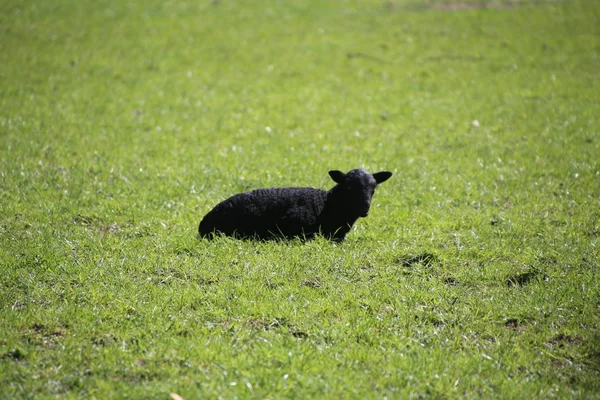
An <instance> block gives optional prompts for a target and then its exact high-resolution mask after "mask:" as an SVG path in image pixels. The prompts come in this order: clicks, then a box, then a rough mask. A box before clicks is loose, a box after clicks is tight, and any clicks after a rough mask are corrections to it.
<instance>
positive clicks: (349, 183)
mask: <svg viewBox="0 0 600 400" xmlns="http://www.w3.org/2000/svg"><path fill="white" fill-rule="evenodd" d="M329 176H331V178H332V179H333V180H334V181H335V182H336V183H337V185H335V186H334V187H333V188H331V189H330V190H329V191H326V190H321V189H315V188H280V189H258V190H253V191H251V192H246V193H240V194H236V195H234V196H232V197H230V198H228V199H227V200H225V201H222V202H221V203H219V204H217V206H216V207H215V208H213V209H212V210H211V211H210V212H209V213H208V214H206V216H205V217H204V218H203V219H202V221H201V222H200V226H199V228H198V231H199V233H200V236H202V237H207V238H211V237H212V236H213V235H214V234H224V235H227V236H233V237H237V238H256V239H276V238H279V239H291V238H294V237H300V238H304V239H311V238H313V237H314V236H315V235H316V234H319V233H320V234H322V235H323V236H324V237H326V238H328V239H331V240H334V241H338V242H340V241H342V240H344V237H345V236H346V234H347V233H348V232H349V231H350V228H352V225H353V224H354V222H355V221H356V220H357V219H358V218H359V217H366V216H367V215H368V214H369V207H370V206H371V198H372V197H373V193H374V192H375V187H376V186H377V185H378V184H380V183H382V182H385V181H386V180H388V179H389V178H390V177H391V176H392V173H391V172H387V171H382V172H377V173H375V174H372V175H371V174H370V173H368V172H367V171H365V170H364V169H362V168H361V169H353V170H352V171H350V172H348V173H347V174H345V173H343V172H341V171H329Z"/></svg>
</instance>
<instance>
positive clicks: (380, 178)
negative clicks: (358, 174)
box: [373, 171, 392, 185]
mask: <svg viewBox="0 0 600 400" xmlns="http://www.w3.org/2000/svg"><path fill="white" fill-rule="evenodd" d="M391 176H392V173H391V172H389V171H381V172H376V173H374V174H373V178H375V182H377V184H378V185H379V184H380V183H383V182H385V181H387V180H388V179H390V177H391Z"/></svg>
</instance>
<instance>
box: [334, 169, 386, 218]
mask: <svg viewBox="0 0 600 400" xmlns="http://www.w3.org/2000/svg"><path fill="white" fill-rule="evenodd" d="M329 175H330V176H331V178H332V179H333V180H334V181H335V182H336V183H337V184H338V185H337V189H336V191H337V192H338V193H339V194H340V196H343V198H344V205H345V206H346V207H345V208H346V210H347V211H351V212H352V213H353V214H355V215H356V216H358V217H366V216H367V215H369V208H371V199H372V198H373V193H375V187H376V186H377V185H378V184H380V183H383V182H385V181H387V180H388V179H389V178H390V177H391V176H392V173H391V172H387V171H381V172H377V173H375V174H370V173H369V172H367V171H365V170H364V169H362V168H360V169H353V170H352V171H350V172H348V173H347V174H345V173H343V172H341V171H329Z"/></svg>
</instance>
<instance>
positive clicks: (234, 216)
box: [200, 188, 327, 238]
mask: <svg viewBox="0 0 600 400" xmlns="http://www.w3.org/2000/svg"><path fill="white" fill-rule="evenodd" d="M326 198H327V192H326V191H324V190H321V189H315V188H274V189H258V190H253V191H251V192H246V193H240V194H236V195H234V196H232V197H230V198H228V199H226V200H224V201H223V202H221V203H219V204H218V205H217V206H216V207H215V208H214V209H213V210H212V211H210V212H209V213H208V214H207V215H206V217H204V219H203V220H202V222H201V224H200V233H201V234H204V235H206V234H208V233H211V232H214V231H216V232H220V233H224V234H226V235H239V236H254V237H259V238H267V237H271V236H273V235H274V234H276V235H283V236H285V237H293V236H301V235H310V234H314V233H316V232H317V231H318V226H317V221H318V216H319V214H320V213H321V211H322V210H323V207H324V204H325V199H326Z"/></svg>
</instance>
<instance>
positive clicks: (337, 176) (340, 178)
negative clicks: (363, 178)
mask: <svg viewBox="0 0 600 400" xmlns="http://www.w3.org/2000/svg"><path fill="white" fill-rule="evenodd" d="M329 176H330V177H331V179H333V181H334V182H336V183H342V182H344V178H346V174H345V173H343V172H342V171H338V170H337V169H335V170H333V171H329Z"/></svg>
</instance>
